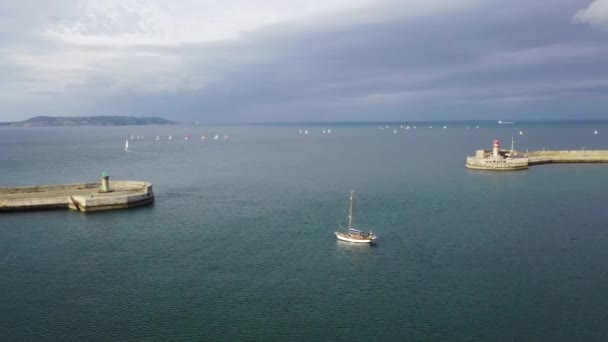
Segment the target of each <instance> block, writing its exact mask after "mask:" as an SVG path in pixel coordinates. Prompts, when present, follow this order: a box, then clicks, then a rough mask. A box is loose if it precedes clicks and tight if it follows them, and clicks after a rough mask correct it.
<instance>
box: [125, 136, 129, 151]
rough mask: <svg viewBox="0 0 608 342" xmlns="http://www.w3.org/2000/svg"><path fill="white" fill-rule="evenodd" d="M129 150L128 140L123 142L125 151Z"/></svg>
mask: <svg viewBox="0 0 608 342" xmlns="http://www.w3.org/2000/svg"><path fill="white" fill-rule="evenodd" d="M128 150H129V139H127V140H126V141H125V151H128Z"/></svg>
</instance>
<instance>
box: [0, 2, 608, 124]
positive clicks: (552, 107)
mask: <svg viewBox="0 0 608 342" xmlns="http://www.w3.org/2000/svg"><path fill="white" fill-rule="evenodd" d="M589 4H590V1H572V0H555V1H552V2H550V3H541V2H530V1H523V0H516V1H510V2H504V1H483V2H466V3H465V4H464V5H463V6H460V7H459V6H454V7H453V8H449V9H445V10H437V9H432V10H428V11H422V12H420V13H417V14H416V15H412V14H411V13H410V12H408V6H407V3H403V2H386V3H382V4H381V5H378V6H377V7H371V8H365V9H364V10H359V11H349V12H344V13H343V15H341V16H340V15H339V13H334V14H333V15H335V17H332V16H328V15H325V16H322V17H316V18H310V19H308V20H300V21H298V22H292V23H283V24H275V25H271V26H268V27H265V28H261V29H257V30H255V31H251V32H249V33H245V34H242V35H241V36H240V37H239V38H236V39H230V40H224V41H219V42H212V43H200V44H193V43H191V44H180V45H175V46H158V45H148V46H131V47H122V48H120V47H118V48H112V47H108V46H104V47H102V46H88V47H82V46H79V47H74V46H70V45H65V43H60V42H55V43H54V44H55V45H54V46H48V49H49V50H52V49H56V50H59V51H72V53H73V56H74V58H76V59H78V58H83V59H85V60H88V59H87V58H92V57H95V58H94V59H93V62H87V63H81V64H79V63H78V62H77V61H75V64H76V65H75V68H76V71H75V72H69V70H68V71H66V70H63V69H61V72H62V73H63V74H64V75H67V78H68V79H71V78H70V77H72V76H73V77H74V79H73V82H67V83H65V84H62V86H61V87H60V88H58V90H57V92H56V93H55V94H53V96H52V97H51V98H49V97H48V96H47V97H45V96H44V94H37V95H36V96H37V97H38V98H44V99H43V101H42V102H43V103H45V105H50V106H51V107H50V108H52V109H49V111H50V112H52V113H49V114H70V115H83V114H91V115H92V114H133V115H160V116H164V117H167V118H174V119H179V120H199V121H207V122H260V121H343V120H408V119H418V120H419V119H466V118H471V119H481V118H488V119H490V118H491V119H493V118H504V117H505V115H507V116H509V117H513V118H525V117H535V118H536V117H539V116H545V117H576V116H585V117H606V112H605V108H606V105H607V100H605V99H604V97H605V96H603V94H605V91H606V90H608V89H607V88H608V65H607V63H606V60H608V59H607V58H608V48H607V47H606V46H605V43H604V42H605V41H606V38H608V36H607V35H608V32H605V31H601V30H596V29H594V28H593V27H591V26H588V25H582V24H580V23H577V22H576V20H573V18H574V16H575V14H576V13H577V12H578V11H580V10H581V9H583V8H586V7H587V6H588V5H589ZM362 11H369V12H370V13H371V14H369V15H366V13H365V12H362ZM46 44H49V43H48V41H47V43H46ZM45 48H46V47H45ZM100 56H101V57H100ZM104 56H105V57H104ZM0 61H1V60H0ZM51 62H52V60H51ZM6 63H7V62H0V67H1V65H7V64H6ZM79 68H85V69H86V72H82V71H81V70H80V69H79ZM15 77H18V75H16V76H15ZM22 77H23V78H24V79H26V78H27V77H29V76H28V73H27V72H26V71H24V72H23V76H22ZM49 77H51V76H49ZM11 79H12V78H11ZM14 82H15V83H13V81H8V82H7V81H4V82H2V81H0V87H2V88H5V87H10V86H11V85H14V84H19V83H18V81H17V80H15V81H14ZM30 86H31V85H30ZM26 88H27V87H26ZM35 88H36V87H33V88H28V89H35ZM37 88H41V89H44V88H45V87H37ZM11 108H13V110H15V112H17V113H18V114H19V115H23V116H28V115H27V114H29V113H30V108H35V107H32V104H31V103H13V104H12V106H11ZM83 111H84V112H85V113H83Z"/></svg>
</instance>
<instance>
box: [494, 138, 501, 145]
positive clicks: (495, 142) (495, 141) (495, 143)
mask: <svg viewBox="0 0 608 342" xmlns="http://www.w3.org/2000/svg"><path fill="white" fill-rule="evenodd" d="M494 147H500V142H498V139H494Z"/></svg>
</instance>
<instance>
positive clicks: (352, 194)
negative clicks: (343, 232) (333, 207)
mask: <svg viewBox="0 0 608 342" xmlns="http://www.w3.org/2000/svg"><path fill="white" fill-rule="evenodd" d="M354 201H355V190H351V191H350V205H349V206H348V229H349V230H350V229H351V228H352V227H353V203H354Z"/></svg>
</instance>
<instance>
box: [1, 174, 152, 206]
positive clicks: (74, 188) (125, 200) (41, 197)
mask: <svg viewBox="0 0 608 342" xmlns="http://www.w3.org/2000/svg"><path fill="white" fill-rule="evenodd" d="M153 202H154V192H153V191H152V184H151V183H148V182H140V181H112V183H111V186H110V183H109V181H108V179H107V176H106V177H104V178H102V182H101V183H74V184H59V185H40V186H28V187H15V188H0V212H13V211H32V210H52V209H71V210H78V211H83V212H89V211H101V210H114V209H125V208H132V207H138V206H142V205H147V204H152V203H153Z"/></svg>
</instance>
